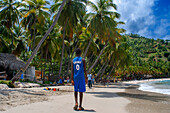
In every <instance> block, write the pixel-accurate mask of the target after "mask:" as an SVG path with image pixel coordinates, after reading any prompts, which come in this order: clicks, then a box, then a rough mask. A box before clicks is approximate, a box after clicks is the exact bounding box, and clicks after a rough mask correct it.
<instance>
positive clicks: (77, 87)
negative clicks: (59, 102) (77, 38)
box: [71, 48, 87, 110]
mask: <svg viewBox="0 0 170 113" xmlns="http://www.w3.org/2000/svg"><path fill="white" fill-rule="evenodd" d="M71 79H72V85H74V96H75V106H74V108H73V109H74V110H77V109H78V101H77V100H78V99H77V95H78V92H79V94H80V104H79V110H84V108H83V107H82V100H83V92H85V91H86V83H87V72H86V62H85V59H84V58H82V57H81V50H80V49H79V48H78V49H76V57H75V58H74V59H73V61H72V63H71Z"/></svg>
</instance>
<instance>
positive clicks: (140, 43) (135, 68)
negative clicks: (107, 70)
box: [126, 34, 170, 79]
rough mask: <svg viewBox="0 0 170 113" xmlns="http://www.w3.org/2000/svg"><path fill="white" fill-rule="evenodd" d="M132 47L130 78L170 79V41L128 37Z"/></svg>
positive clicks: (136, 36)
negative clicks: (149, 76) (150, 76)
mask: <svg viewBox="0 0 170 113" xmlns="http://www.w3.org/2000/svg"><path fill="white" fill-rule="evenodd" d="M126 37H127V38H128V41H127V43H128V44H129V46H130V47H131V49H130V51H131V52H132V61H133V63H132V65H131V66H130V67H129V68H128V70H129V71H128V70H126V72H127V74H129V77H130V78H137V79H140V78H144V75H145V76H146V75H153V77H168V76H169V74H170V40H161V39H157V40H154V39H149V38H145V37H142V36H140V35H138V34H130V35H126Z"/></svg>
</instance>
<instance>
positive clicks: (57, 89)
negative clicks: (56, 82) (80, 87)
mask: <svg viewBox="0 0 170 113" xmlns="http://www.w3.org/2000/svg"><path fill="white" fill-rule="evenodd" d="M44 90H52V91H59V88H48V87H46V88H44Z"/></svg>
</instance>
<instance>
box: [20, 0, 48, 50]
mask: <svg viewBox="0 0 170 113" xmlns="http://www.w3.org/2000/svg"><path fill="white" fill-rule="evenodd" d="M23 3H25V4H24V6H25V8H24V9H21V11H22V12H25V15H24V19H23V20H22V22H23V24H24V26H26V25H29V28H33V32H34V40H33V48H32V50H34V48H35V37H36V23H38V24H39V25H44V24H45V19H46V18H47V17H49V16H50V13H49V8H47V7H46V5H49V4H50V3H49V2H48V1H46V0H26V1H24V2H23ZM31 34H32V33H31ZM31 38H32V35H31Z"/></svg>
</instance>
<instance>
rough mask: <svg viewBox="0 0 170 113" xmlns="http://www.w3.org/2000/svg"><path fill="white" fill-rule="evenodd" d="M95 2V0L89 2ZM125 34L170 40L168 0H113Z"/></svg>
mask: <svg viewBox="0 0 170 113" xmlns="http://www.w3.org/2000/svg"><path fill="white" fill-rule="evenodd" d="M91 1H92V2H95V0H91ZM113 3H115V4H116V5H117V12H118V13H119V14H121V18H120V19H119V20H120V21H123V22H125V23H126V24H125V25H124V26H121V27H123V28H124V29H125V30H126V34H129V33H134V34H139V35H141V36H144V37H147V38H154V39H157V38H160V39H164V40H166V39H169V40H170V0H113Z"/></svg>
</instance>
